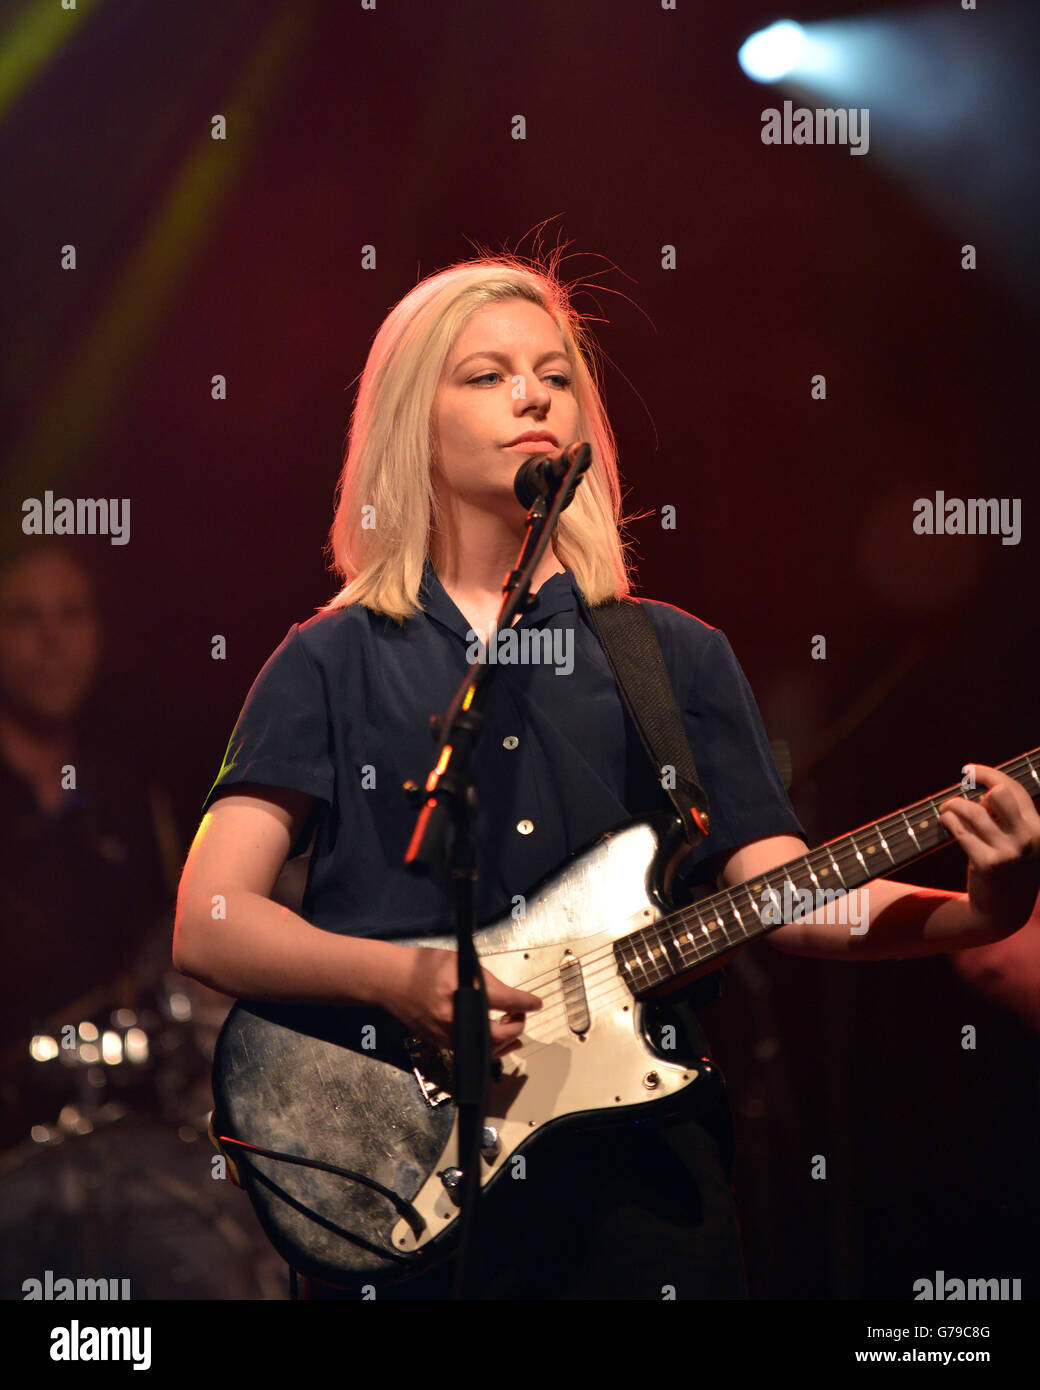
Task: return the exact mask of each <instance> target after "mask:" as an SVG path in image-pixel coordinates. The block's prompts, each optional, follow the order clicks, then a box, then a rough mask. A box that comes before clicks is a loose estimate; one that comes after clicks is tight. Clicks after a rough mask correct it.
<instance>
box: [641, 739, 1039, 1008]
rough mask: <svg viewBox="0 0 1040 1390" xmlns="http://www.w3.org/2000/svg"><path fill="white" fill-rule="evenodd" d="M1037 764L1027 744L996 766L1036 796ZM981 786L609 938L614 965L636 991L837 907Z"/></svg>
mask: <svg viewBox="0 0 1040 1390" xmlns="http://www.w3.org/2000/svg"><path fill="white" fill-rule="evenodd" d="M1038 769H1040V748H1033V749H1032V750H1031V751H1030V752H1028V753H1023V754H1022V756H1021V757H1018V758H1013V759H1012V760H1011V761H1010V762H1007V763H1004V764H1002V765H1001V767H1000V769H999V770H1000V771H1001V772H1005V773H1007V775H1008V776H1009V777H1012V778H1014V780H1015V781H1016V782H1018V783H1019V785H1020V786H1022V787H1024V788H1025V790H1026V791H1027V792H1028V793H1029V795H1030V796H1031V797H1035V796H1037V795H1040V770H1038ZM987 790H988V789H987V788H986V787H984V786H981V785H979V786H976V787H974V788H970V789H967V790H964V789H962V788H961V786H960V784H959V783H958V784H956V785H954V786H952V787H947V788H946V789H945V790H943V791H941V792H936V794H935V795H934V796H929V797H926V798H925V799H924V800H923V801H918V802H915V803H914V804H913V805H912V806H904V807H903V809H902V810H900V811H896V812H895V813H894V814H893V815H890V816H885V817H884V818H883V819H882V820H877V821H874V822H873V823H872V824H870V825H863V826H860V827H859V829H857V830H854V831H851V832H850V833H849V834H848V835H842V836H840V837H839V838H838V839H835V840H829V841H828V842H827V843H826V844H825V845H821V846H820V847H819V849H814V850H811V851H810V852H809V853H808V854H806V855H804V856H802V857H801V858H799V859H792V860H790V861H789V862H788V863H786V864H780V865H778V866H777V867H776V868H775V869H770V870H769V872H768V873H765V874H759V875H758V877H756V878H754V879H749V880H748V881H747V882H745V883H741V884H737V885H735V886H734V887H732V888H724V889H722V890H721V891H720V892H717V893H714V894H712V895H711V896H710V897H706V898H702V899H701V900H700V901H699V902H697V903H693V904H691V905H689V906H688V907H684V908H681V909H680V910H679V911H678V912H673V913H670V914H669V915H668V916H667V917H662V918H661V920H660V921H658V922H654V923H653V925H651V926H649V927H642V928H640V930H639V931H636V932H633V933H632V935H631V936H626V937H624V938H623V939H622V940H620V941H618V942H616V943H615V945H614V956H615V959H616V961H617V964H618V968H619V969H620V970H621V973H622V975H623V977H624V978H626V979H627V980H628V982H629V984H630V986H631V989H632V991H633V993H634V994H637V995H638V994H640V993H644V992H646V991H648V990H652V989H654V988H655V987H657V986H660V985H662V984H666V983H667V982H668V981H670V980H673V979H675V978H676V977H677V976H679V975H684V974H686V973H687V972H688V971H690V970H694V969H697V968H698V967H700V966H703V965H705V964H706V963H708V962H710V961H712V960H714V959H715V958H716V957H718V956H721V955H723V954H724V953H725V952H726V951H731V950H733V949H734V948H735V947H737V946H742V945H744V943H745V942H748V941H751V940H753V939H754V938H755V937H758V936H764V935H765V934H766V933H767V932H771V931H775V930H776V928H777V927H780V926H783V925H785V924H786V923H787V922H789V921H792V920H797V919H798V918H799V917H805V916H809V915H811V914H812V913H813V912H815V911H817V910H818V908H819V907H820V906H823V905H824V904H826V903H828V902H830V901H831V899H830V897H829V896H824V897H821V896H820V894H821V893H822V894H825V895H829V894H835V895H836V896H835V898H834V905H835V909H840V905H841V895H843V894H844V893H848V892H851V890H852V889H854V888H858V887H860V886H861V885H862V884H864V883H869V882H870V880H871V879H873V878H883V877H884V876H885V874H886V873H889V872H891V871H892V870H893V869H900V868H902V867H903V866H904V865H905V864H910V863H912V862H913V861H914V860H915V859H919V858H920V857H921V856H922V855H924V854H929V853H930V852H931V851H932V850H935V849H938V848H939V846H940V845H943V844H945V843H946V841H947V840H949V839H950V838H951V837H950V833H949V831H947V830H946V829H945V827H944V826H943V824H942V822H941V821H940V819H939V814H940V807H941V806H942V803H943V802H944V801H948V800H949V799H950V797H954V796H961V797H964V799H965V800H966V801H980V800H981V799H982V797H983V796H984V795H985V794H986V791H987ZM806 890H807V891H808V892H809V893H810V894H811V895H812V899H811V901H812V906H811V907H802V908H800V906H799V898H798V894H799V893H800V892H804V891H806ZM805 901H806V900H805V899H804V898H802V899H801V902H802V903H805Z"/></svg>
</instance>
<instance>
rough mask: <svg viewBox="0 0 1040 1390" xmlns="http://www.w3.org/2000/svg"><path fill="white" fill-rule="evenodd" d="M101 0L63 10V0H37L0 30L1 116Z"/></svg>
mask: <svg viewBox="0 0 1040 1390" xmlns="http://www.w3.org/2000/svg"><path fill="white" fill-rule="evenodd" d="M97 7H98V0H79V3H78V4H77V5H76V8H75V9H74V10H63V9H62V7H61V3H60V0H36V3H35V4H31V5H26V6H25V8H24V9H23V10H21V11H20V12H19V13H18V14H16V15H15V16H14V17H13V18H12V20H11V22H10V24H8V26H7V28H6V29H5V30H4V32H3V33H2V34H0V118H2V117H3V116H5V115H6V114H7V110H8V107H10V106H11V104H12V103H13V102H15V101H17V100H18V98H19V97H20V96H21V94H22V93H23V92H24V91H25V89H26V88H27V87H28V86H29V84H30V83H31V82H32V80H33V78H34V77H35V76H36V75H37V74H38V73H39V72H41V71H42V69H43V68H44V67H45V66H46V64H47V63H49V62H50V61H51V59H52V58H54V57H55V56H56V55H57V54H58V53H59V52H61V50H62V48H63V47H64V46H65V44H67V43H68V41H69V39H70V38H71V37H72V35H73V34H74V33H75V32H76V30H77V29H79V28H80V27H81V26H82V24H83V21H84V20H85V19H86V18H87V17H88V15H89V14H90V12H91V11H92V10H96V9H97Z"/></svg>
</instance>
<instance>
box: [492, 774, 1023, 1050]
mask: <svg viewBox="0 0 1040 1390" xmlns="http://www.w3.org/2000/svg"><path fill="white" fill-rule="evenodd" d="M1034 751H1035V750H1034ZM1016 763H1017V764H1020V767H1019V769H1018V770H1021V771H1023V772H1025V770H1026V767H1025V765H1028V769H1029V774H1031V775H1032V776H1033V778H1034V780H1036V781H1037V782H1038V785H1040V778H1038V777H1037V773H1036V770H1035V769H1034V768H1033V766H1032V763H1031V761H1030V756H1029V755H1028V754H1025V755H1023V756H1022V757H1021V758H1019V759H1015V760H1013V762H1012V763H1009V764H1007V765H1006V766H1005V768H1004V769H1003V770H1004V771H1006V772H1007V773H1008V775H1011V776H1014V772H1013V771H1012V769H1013V768H1014V766H1015V764H1016ZM1016 780H1017V778H1016ZM1020 785H1021V784H1020ZM974 790H975V791H976V793H977V795H976V796H974V797H972V796H968V797H967V798H966V799H968V800H973V801H977V800H979V799H981V797H982V796H983V795H984V794H985V792H986V790H988V788H975V789H974ZM940 797H941V798H942V799H943V800H945V799H947V798H946V796H945V794H944V793H941V792H940V793H936V795H935V796H933V797H928V798H925V800H924V801H922V802H918V803H916V805H915V806H913V807H912V808H911V807H904V808H903V809H902V810H900V811H897V812H895V813H893V814H892V815H891V816H887V817H884V818H882V819H881V820H879V821H875V822H874V823H873V824H872V825H870V826H867V827H861V828H860V830H859V832H858V833H859V834H860V835H861V837H862V836H863V835H865V834H867V833H868V832H870V831H881V832H882V833H883V834H884V837H885V840H886V841H888V840H891V841H892V843H893V844H895V842H896V837H897V835H904V836H905V837H906V840H907V843H908V844H909V843H911V842H915V843H916V838H915V837H914V835H913V833H912V829H911V828H910V823H909V820H908V819H907V812H908V811H910V810H911V809H913V812H914V814H915V816H917V815H919V814H920V813H921V812H923V811H925V810H926V809H927V807H928V806H931V810H932V814H933V815H934V817H935V821H934V824H928V823H927V820H926V825H925V828H927V829H929V830H935V829H940V830H941V829H942V824H941V821H940V820H939V813H938V808H937V804H936V803H937V801H938V799H939V798H940ZM900 818H902V820H903V821H904V822H905V823H906V828H904V826H902V825H900V824H899V819H900ZM886 822H892V823H893V824H892V827H891V830H890V831H886V829H885V825H886ZM856 833H857V832H855V831H854V832H852V833H851V834H850V835H848V836H847V837H842V838H843V840H845V841H847V842H849V843H846V844H837V843H836V844H834V847H833V848H831V849H829V848H828V847H827V846H820V847H819V848H818V849H816V850H811V851H809V853H808V854H805V855H800V856H798V857H797V858H795V859H793V860H788V861H786V863H784V864H779V865H776V866H774V868H772V869H769V870H766V871H765V873H762V874H759V875H757V876H756V878H755V879H749V880H748V881H747V882H746V883H744V884H734V885H732V886H731V887H729V888H728V889H722V890H719V891H718V892H717V893H715V894H711V895H709V897H708V898H707V899H704V900H702V902H700V903H694V904H689V905H687V906H686V907H683V908H681V909H679V910H678V911H676V912H674V913H670V914H666V916H665V917H662V918H658V919H657V920H656V921H653V922H651V923H648V924H647V925H646V927H644V928H636V929H635V930H634V931H633V932H632V933H629V935H630V936H631V935H635V934H636V933H637V932H638V931H640V930H645V931H647V932H650V933H656V934H657V939H658V942H659V943H660V942H661V940H662V937H661V935H660V932H661V929H662V927H664V926H665V925H666V924H667V925H668V926H669V927H676V928H677V927H679V926H685V925H688V924H695V925H696V926H698V927H699V928H700V930H701V933H702V934H703V939H701V940H698V938H696V937H694V938H692V939H691V940H690V942H689V944H690V945H691V946H693V949H694V960H693V961H692V962H689V963H687V962H686V961H685V959H684V957H683V950H684V949H685V948H684V947H682V946H680V945H678V942H677V937H676V934H675V932H673V934H672V942H673V944H674V945H676V946H677V949H678V950H679V956H680V960H681V961H682V963H683V965H686V964H689V966H690V968H691V969H693V968H696V966H697V965H698V964H701V963H704V962H705V961H708V960H711V959H714V958H716V957H717V956H718V955H722V954H724V951H716V950H714V949H711V948H712V947H714V946H715V945H716V944H718V938H717V937H716V938H715V940H714V941H712V939H711V933H712V932H720V931H721V932H722V933H723V941H724V942H725V943H726V946H725V949H733V948H735V947H737V946H739V945H741V944H742V942H741V940H740V938H739V937H738V938H736V939H731V938H729V937H728V936H726V934H725V933H726V924H725V923H724V922H721V923H720V920H719V918H718V916H717V915H716V916H715V917H713V918H710V919H709V921H710V925H709V924H708V922H706V921H705V920H704V917H705V915H706V914H705V913H704V909H705V906H706V904H707V903H708V902H710V901H711V899H712V898H716V899H718V898H721V899H723V900H724V902H725V903H726V904H728V905H729V907H730V908H731V909H732V907H733V903H732V894H733V893H734V892H737V891H738V890H739V889H741V888H744V889H745V890H747V889H748V888H749V886H750V885H751V884H753V883H756V882H757V883H763V882H764V883H765V884H766V886H767V888H772V885H770V884H769V875H770V874H775V873H777V871H778V870H781V869H784V868H787V867H788V866H789V865H791V864H800V865H807V866H808V868H809V869H810V871H811V873H812V874H816V870H817V868H824V869H829V868H831V867H837V870H838V874H839V876H840V877H843V875H842V873H841V870H842V868H843V867H845V868H848V869H850V870H851V869H852V866H853V865H860V866H862V864H863V863H864V862H865V861H863V859H862V857H861V853H860V851H859V850H858V848H857V846H856V843H855V835H856ZM943 833H944V835H945V837H946V838H949V836H948V834H947V832H945V831H944V832H943ZM940 843H941V841H940ZM935 847H936V848H937V847H938V846H935ZM868 848H871V849H872V848H873V847H872V846H871V847H868ZM816 856H825V857H824V858H822V859H821V860H820V862H819V863H818V864H817V863H814V862H813V861H814V857H816ZM843 859H847V863H844V864H843ZM897 867H898V866H897ZM872 877H880V875H874V876H872ZM788 881H790V882H791V883H792V884H794V879H793V877H792V876H790V875H784V876H783V877H782V878H781V880H780V883H781V884H782V885H783V884H786V883H787V882H788ZM870 881H871V880H870V879H868V880H865V881H864V882H865V883H869V882H870ZM861 886H864V885H863V884H857V885H855V887H854V888H852V889H850V890H848V891H849V892H850V893H852V892H856V891H857V890H858V888H859V887H861ZM773 891H776V889H775V888H774V889H773ZM748 897H749V899H750V901H751V902H752V904H754V899H753V898H752V897H751V894H750V892H748ZM756 911H757V909H756ZM748 915H749V916H750V915H751V914H750V913H749V914H748ZM811 915H812V912H811V911H810V912H807V913H806V914H805V916H806V917H809V916H811ZM737 920H738V921H739V918H738V919H737ZM793 920H795V921H797V920H802V919H801V918H800V917H795V918H794V919H793ZM758 922H759V926H761V918H760V917H759V918H758ZM778 925H779V924H778ZM760 934H761V932H754V933H748V932H745V937H744V939H745V940H746V941H750V940H753V939H755V938H756V937H757V936H758V935H760ZM687 937H688V938H689V937H690V933H689V932H688V933H687ZM624 939H625V938H620V941H623V940H624ZM616 944H618V942H617V941H613V940H612V941H611V942H609V943H606V944H605V945H603V946H602V947H598V948H596V949H595V950H594V951H592V952H590V953H589V954H588V955H586V956H576V957H575V964H578V965H580V967H581V971H582V978H581V980H580V982H576V983H575V986H574V987H572V993H574V994H577V991H578V988H579V986H580V987H581V989H582V993H583V994H584V996H585V1005H584V1006H582V1007H588V1005H590V1004H591V1002H592V996H593V995H594V994H600V995H601V994H602V992H603V991H602V986H603V985H606V986H607V995H608V996H610V995H613V994H615V993H616V995H617V997H618V998H619V999H624V998H626V997H627V998H631V999H632V1000H633V1002H638V1000H637V999H636V998H635V996H634V995H633V994H632V992H631V991H630V990H629V989H628V987H627V986H626V984H625V981H624V976H623V975H622V974H621V972H620V969H619V968H618V964H617V959H616V956H615V950H614V948H615V945H616ZM704 946H708V947H709V949H707V950H702V948H703V947H704ZM663 949H664V948H663V945H662V946H661V950H662V953H663ZM483 959H484V960H486V961H488V962H489V963H490V962H493V960H494V957H493V956H491V957H484V958H483ZM657 968H658V969H659V968H660V967H657ZM679 973H682V972H681V971H674V970H673V969H671V968H669V970H668V972H667V973H665V974H662V977H661V981H660V982H661V983H663V982H664V981H666V980H667V979H669V978H671V977H674V976H675V975H677V974H679ZM543 982H544V986H545V993H543V994H542V995H540V996H539V997H540V998H542V999H543V1001H544V1003H545V1004H546V1006H547V1007H543V1008H542V1009H540V1010H538V1011H537V1012H532V1013H531V1014H530V1021H531V1024H532V1025H534V1026H535V1027H538V1032H539V1033H541V1032H542V1030H543V1029H544V1028H545V1027H546V1025H547V1024H549V1023H550V1020H552V1030H553V1031H551V1032H549V1033H548V1034H546V1036H547V1037H549V1038H550V1039H555V1038H558V1037H567V1036H568V1035H573V1031H574V1030H573V1029H572V1028H571V1027H570V1025H569V1024H568V1027H567V1029H566V1030H565V1031H564V1032H561V1033H557V1032H556V1031H555V1028H556V1024H557V1016H558V1015H562V1014H566V1013H567V1011H568V998H567V986H566V985H565V984H563V983H562V982H561V981H560V979H559V967H556V968H555V969H554V970H549V971H545V972H543V973H542V974H540V975H535V976H533V977H531V979H530V980H526V981H523V982H521V983H520V984H519V985H518V986H516V987H517V988H521V989H527V990H528V991H529V992H530V993H532V994H535V993H537V992H538V987H539V986H541V985H542V984H543ZM652 983H653V982H651V985H652ZM531 1036H535V1035H534V1034H532V1033H531V1032H529V1031H528V1032H525V1033H522V1034H520V1038H528V1037H531ZM518 1051H519V1049H518Z"/></svg>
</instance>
